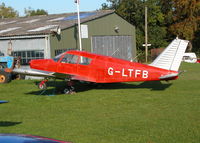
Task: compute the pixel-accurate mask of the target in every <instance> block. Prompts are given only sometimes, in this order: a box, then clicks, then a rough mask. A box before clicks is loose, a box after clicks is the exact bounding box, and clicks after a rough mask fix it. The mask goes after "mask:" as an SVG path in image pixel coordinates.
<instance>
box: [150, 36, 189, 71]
mask: <svg viewBox="0 0 200 143" xmlns="http://www.w3.org/2000/svg"><path fill="white" fill-rule="evenodd" d="M188 43H189V41H186V40H181V39H178V38H177V39H175V40H173V41H172V43H171V44H170V45H169V46H168V47H167V48H166V49H165V50H164V51H163V52H162V53H161V54H160V55H159V56H158V57H157V58H156V59H155V60H154V61H153V63H151V64H150V65H151V66H154V67H158V68H162V69H166V70H173V71H178V69H179V67H180V64H181V61H182V58H183V55H184V53H185V50H186V48H187V45H188Z"/></svg>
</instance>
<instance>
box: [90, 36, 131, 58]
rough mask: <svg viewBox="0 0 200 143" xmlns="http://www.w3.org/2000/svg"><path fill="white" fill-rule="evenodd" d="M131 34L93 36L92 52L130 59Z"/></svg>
mask: <svg viewBox="0 0 200 143" xmlns="http://www.w3.org/2000/svg"><path fill="white" fill-rule="evenodd" d="M132 39H133V38H132V36H93V37H92V52H93V53H96V54H102V55H106V56H112V57H117V58H121V59H125V60H129V61H130V60H131V59H132V51H133V49H132V48H133V43H132Z"/></svg>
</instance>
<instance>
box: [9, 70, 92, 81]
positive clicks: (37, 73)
mask: <svg viewBox="0 0 200 143" xmlns="http://www.w3.org/2000/svg"><path fill="white" fill-rule="evenodd" d="M12 72H13V73H17V74H23V75H28V76H37V77H47V78H57V79H72V80H81V81H91V79H88V77H83V76H79V75H70V74H64V73H57V72H48V71H42V70H36V69H23V68H20V69H14V70H13V71H12Z"/></svg>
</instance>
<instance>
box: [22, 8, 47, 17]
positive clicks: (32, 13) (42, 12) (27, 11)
mask: <svg viewBox="0 0 200 143" xmlns="http://www.w3.org/2000/svg"><path fill="white" fill-rule="evenodd" d="M24 13H25V16H36V15H48V12H47V11H46V10H44V9H37V10H33V9H32V8H31V7H29V8H28V9H26V8H25V9H24Z"/></svg>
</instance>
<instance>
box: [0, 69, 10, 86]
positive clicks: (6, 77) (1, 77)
mask: <svg viewBox="0 0 200 143" xmlns="http://www.w3.org/2000/svg"><path fill="white" fill-rule="evenodd" d="M10 81H11V74H10V73H7V72H5V71H1V70H0V84H2V83H9V82H10Z"/></svg>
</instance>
